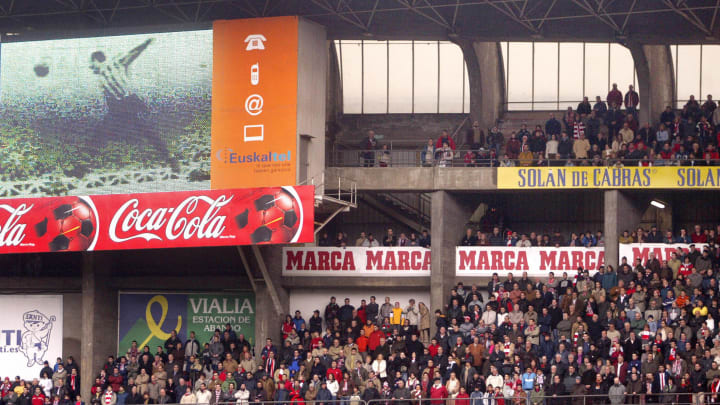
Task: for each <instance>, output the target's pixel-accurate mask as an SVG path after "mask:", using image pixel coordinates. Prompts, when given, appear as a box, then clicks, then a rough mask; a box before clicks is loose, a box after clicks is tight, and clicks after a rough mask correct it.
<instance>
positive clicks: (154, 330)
mask: <svg viewBox="0 0 720 405" xmlns="http://www.w3.org/2000/svg"><path fill="white" fill-rule="evenodd" d="M155 303H158V304H160V309H162V315H160V322H155V319H154V318H153V316H152V311H150V310H151V309H152V305H153V304H155ZM167 313H168V301H167V298H165V296H163V295H156V296H154V297H152V299H150V301H148V303H147V306H146V307H145V322H147V325H148V329H150V335H148V337H147V338H146V339H145V340H144V341H143V342H142V343H141V344H140V346H139V347H145V345H147V344H148V342H150V340H151V339H152V338H153V337H156V338H158V339H160V340H162V341H165V340H167V339H169V338H170V334H169V333H165V332H164V331H163V330H162V325H163V323H165V317H167ZM181 327H182V316H180V315H178V318H177V325H176V326H175V331H179V330H180V328H181Z"/></svg>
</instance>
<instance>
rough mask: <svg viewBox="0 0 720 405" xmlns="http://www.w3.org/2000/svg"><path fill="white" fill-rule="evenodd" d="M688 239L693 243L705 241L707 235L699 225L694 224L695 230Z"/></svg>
mask: <svg viewBox="0 0 720 405" xmlns="http://www.w3.org/2000/svg"><path fill="white" fill-rule="evenodd" d="M690 240H692V242H693V243H707V235H705V232H703V229H702V228H701V227H700V225H695V232H693V234H692V235H690Z"/></svg>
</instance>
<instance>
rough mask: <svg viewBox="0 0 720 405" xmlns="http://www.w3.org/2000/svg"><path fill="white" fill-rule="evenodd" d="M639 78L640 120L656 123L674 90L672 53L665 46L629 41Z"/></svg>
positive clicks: (669, 102)
mask: <svg viewBox="0 0 720 405" xmlns="http://www.w3.org/2000/svg"><path fill="white" fill-rule="evenodd" d="M627 47H628V48H629V49H630V53H631V54H632V57H633V61H634V63H635V69H636V71H637V77H638V89H637V90H638V92H639V93H640V117H639V120H640V122H641V123H644V122H651V123H653V124H655V123H657V122H658V120H659V119H660V114H661V113H662V112H663V110H665V106H667V105H672V100H673V94H674V89H675V75H674V73H673V64H672V55H671V54H670V48H669V47H668V46H667V45H642V44H639V43H634V42H631V43H628V45H627Z"/></svg>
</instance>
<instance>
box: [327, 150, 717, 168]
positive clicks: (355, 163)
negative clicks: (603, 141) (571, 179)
mask: <svg viewBox="0 0 720 405" xmlns="http://www.w3.org/2000/svg"><path fill="white" fill-rule="evenodd" d="M329 166H331V167H508V166H509V167H562V166H599V167H611V166H616V167H622V166H683V167H694V166H720V159H697V158H693V159H690V158H682V159H675V158H670V159H663V158H653V159H649V158H643V159H632V158H618V157H602V156H600V155H594V156H591V157H587V158H576V157H560V156H555V157H550V158H546V157H544V156H540V155H537V154H535V155H532V156H530V155H528V156H524V157H523V156H520V157H518V158H514V159H510V158H508V159H505V158H502V157H500V158H498V157H496V156H494V155H493V154H492V152H491V151H489V150H479V151H478V150H477V149H457V150H454V151H439V152H437V151H436V152H435V153H434V154H432V156H431V154H430V153H428V152H425V151H423V150H419V149H385V150H362V149H344V150H335V151H333V152H332V156H331V159H330V163H329Z"/></svg>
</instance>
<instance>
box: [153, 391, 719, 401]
mask: <svg viewBox="0 0 720 405" xmlns="http://www.w3.org/2000/svg"><path fill="white" fill-rule="evenodd" d="M378 392H379V394H380V395H381V396H382V395H383V393H382V391H381V390H380V391H378ZM533 393H534V391H529V393H528V392H526V391H519V392H517V393H516V394H515V395H513V396H503V395H501V394H500V395H494V394H492V395H489V394H486V393H484V392H481V393H478V394H474V393H472V392H471V393H469V394H468V396H469V398H464V397H460V398H457V397H454V398H446V399H440V398H426V397H425V398H417V397H416V396H414V395H413V394H412V390H410V396H409V397H407V398H405V397H404V396H403V397H401V398H398V397H397V396H395V395H394V391H392V392H391V393H390V395H389V396H388V398H381V399H370V400H367V401H366V400H363V399H362V398H363V397H364V395H363V394H362V393H361V394H360V395H358V396H340V395H337V396H335V397H333V399H329V400H317V399H305V398H306V397H308V395H307V392H303V393H295V392H294V391H292V392H287V399H285V400H275V401H255V400H253V399H252V390H251V397H250V399H247V400H244V399H243V400H241V399H238V400H235V401H223V402H215V405H296V404H309V405H406V404H413V405H465V404H470V405H498V403H500V401H501V400H502V401H503V402H504V403H505V405H513V404H515V405H599V404H612V405H626V404H627V405H631V404H635V405H637V404H640V405H645V404H673V405H704V404H717V403H720V395H718V394H713V393H709V392H705V393H693V392H679V393H678V392H675V393H653V394H636V395H633V394H632V393H629V394H624V395H623V396H622V397H621V398H618V396H613V395H591V394H588V395H573V394H567V395H533ZM528 394H529V395H528ZM473 395H475V396H473ZM480 395H481V396H480ZM423 396H425V395H423ZM311 397H312V394H311ZM613 400H614V401H613ZM184 404H186V405H188V404H193V405H194V404H197V405H207V404H206V403H200V402H198V401H197V400H196V401H195V402H184ZM166 405H180V403H179V402H177V403H166Z"/></svg>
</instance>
